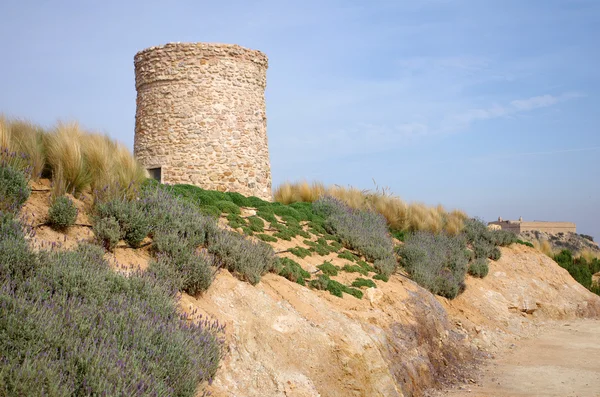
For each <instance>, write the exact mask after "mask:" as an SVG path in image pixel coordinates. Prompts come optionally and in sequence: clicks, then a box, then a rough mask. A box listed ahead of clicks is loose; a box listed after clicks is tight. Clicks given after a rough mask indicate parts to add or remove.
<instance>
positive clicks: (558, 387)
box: [436, 320, 600, 397]
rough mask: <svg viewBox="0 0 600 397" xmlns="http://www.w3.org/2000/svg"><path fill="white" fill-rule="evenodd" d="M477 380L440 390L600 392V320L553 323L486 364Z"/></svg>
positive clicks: (594, 395)
mask: <svg viewBox="0 0 600 397" xmlns="http://www.w3.org/2000/svg"><path fill="white" fill-rule="evenodd" d="M474 381H475V384H469V385H462V386H459V387H458V388H457V389H455V390H449V391H444V392H440V393H439V394H436V395H437V396H439V397H441V396H447V397H462V396H470V397H476V396H480V397H483V396H486V397H488V396H489V397H497V396H503V397H504V396H511V397H512V396H514V397H518V396H561V397H563V396H565V397H566V396H573V397H574V396H577V397H598V396H600V320H577V321H571V322H563V323H560V324H555V325H553V326H551V327H549V328H548V329H547V330H545V331H544V332H542V333H541V334H540V336H539V337H537V338H534V339H523V340H521V341H519V342H517V343H516V344H514V345H512V346H511V349H510V350H509V351H508V352H506V353H504V354H502V355H499V356H498V358H497V359H495V360H493V361H491V362H490V363H489V364H488V365H487V366H486V367H484V368H483V369H482V371H481V373H480V374H479V376H478V379H474Z"/></svg>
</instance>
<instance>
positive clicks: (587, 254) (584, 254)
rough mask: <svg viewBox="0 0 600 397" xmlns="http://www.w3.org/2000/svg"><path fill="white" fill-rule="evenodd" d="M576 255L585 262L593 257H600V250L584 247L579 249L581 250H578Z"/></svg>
mask: <svg viewBox="0 0 600 397" xmlns="http://www.w3.org/2000/svg"><path fill="white" fill-rule="evenodd" d="M577 257H578V258H583V259H585V260H586V262H591V261H593V260H594V259H600V252H598V251H594V250H591V249H589V248H586V249H583V250H581V252H579V254H578V255H577Z"/></svg>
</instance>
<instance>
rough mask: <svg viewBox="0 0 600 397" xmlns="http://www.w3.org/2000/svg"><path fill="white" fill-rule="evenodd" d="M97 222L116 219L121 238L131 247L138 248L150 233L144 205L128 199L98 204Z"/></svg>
mask: <svg viewBox="0 0 600 397" xmlns="http://www.w3.org/2000/svg"><path fill="white" fill-rule="evenodd" d="M95 210H96V222H97V221H98V220H100V219H104V218H114V219H116V220H117V222H119V228H120V231H121V236H120V237H121V238H122V239H123V240H125V241H126V242H127V243H128V244H129V245H130V246H132V247H134V248H137V247H139V246H140V244H141V242H142V240H144V239H145V238H146V236H148V233H149V232H150V226H151V225H150V223H149V219H148V215H147V214H146V213H145V211H144V207H143V205H142V204H141V203H140V202H138V201H136V200H128V199H127V198H124V197H123V198H117V199H112V200H110V201H107V202H102V203H97V205H96V208H95Z"/></svg>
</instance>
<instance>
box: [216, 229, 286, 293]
mask: <svg viewBox="0 0 600 397" xmlns="http://www.w3.org/2000/svg"><path fill="white" fill-rule="evenodd" d="M208 252H210V253H211V254H213V255H215V256H216V257H217V258H218V259H219V262H220V264H222V265H223V266H224V267H225V268H226V269H228V270H229V271H230V272H232V273H233V274H235V275H236V276H237V277H239V278H240V279H242V280H244V281H248V282H249V283H250V284H252V285H255V284H258V282H259V281H260V278H261V276H262V275H263V274H265V273H267V272H268V271H269V270H271V269H272V268H273V266H274V264H275V260H276V257H275V253H274V252H273V249H272V248H271V246H270V245H268V244H265V243H263V242H255V241H251V240H247V239H245V238H244V237H243V236H241V235H239V234H238V233H232V232H226V231H221V232H219V233H216V234H215V235H214V236H213V237H212V238H211V240H210V241H209V244H208Z"/></svg>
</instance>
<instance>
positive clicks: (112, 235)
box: [92, 216, 121, 252]
mask: <svg viewBox="0 0 600 397" xmlns="http://www.w3.org/2000/svg"><path fill="white" fill-rule="evenodd" d="M92 230H93V232H94V235H95V236H96V240H97V241H98V242H99V243H100V244H101V245H102V246H103V247H104V248H105V249H106V250H107V251H110V252H112V251H113V250H114V249H115V247H116V246H117V244H118V243H119V240H120V239H121V227H120V226H119V222H118V221H117V220H116V219H115V218H114V217H112V216H109V217H107V218H100V219H97V220H96V221H95V222H94V225H93V226H92Z"/></svg>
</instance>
